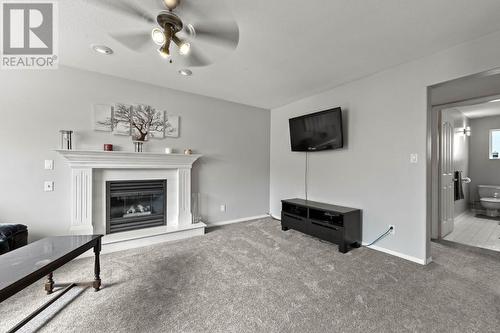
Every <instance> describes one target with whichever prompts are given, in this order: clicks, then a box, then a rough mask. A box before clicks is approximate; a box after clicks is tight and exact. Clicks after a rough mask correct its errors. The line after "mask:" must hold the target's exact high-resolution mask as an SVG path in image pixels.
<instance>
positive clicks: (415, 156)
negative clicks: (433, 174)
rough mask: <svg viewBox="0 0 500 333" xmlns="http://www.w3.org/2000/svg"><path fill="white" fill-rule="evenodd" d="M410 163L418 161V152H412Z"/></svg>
mask: <svg viewBox="0 0 500 333" xmlns="http://www.w3.org/2000/svg"><path fill="white" fill-rule="evenodd" d="M410 163H413V164H416V163H418V154H410Z"/></svg>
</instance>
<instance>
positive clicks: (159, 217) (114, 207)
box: [106, 179, 167, 234]
mask: <svg viewBox="0 0 500 333" xmlns="http://www.w3.org/2000/svg"><path fill="white" fill-rule="evenodd" d="M166 195H167V181H166V180H165V179H162V180H125V181H107V182H106V233H108V234H112V233H116V232H121V231H130V230H137V229H144V228H151V227H158V226H162V225H166V224H167V223H166V222H167V212H166V211H167V204H166V203H167V200H166V199H167V196H166Z"/></svg>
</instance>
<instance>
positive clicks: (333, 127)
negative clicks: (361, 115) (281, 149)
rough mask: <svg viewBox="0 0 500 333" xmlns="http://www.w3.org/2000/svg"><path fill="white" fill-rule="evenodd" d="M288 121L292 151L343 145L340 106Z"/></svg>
mask: <svg viewBox="0 0 500 333" xmlns="http://www.w3.org/2000/svg"><path fill="white" fill-rule="evenodd" d="M289 123H290V142H291V145H292V151H320V150H328V149H339V148H342V147H343V146H344V140H343V132H342V110H341V109H340V108H334V109H331V110H326V111H321V112H316V113H311V114H307V115H305V116H300V117H296V118H292V119H290V120H289Z"/></svg>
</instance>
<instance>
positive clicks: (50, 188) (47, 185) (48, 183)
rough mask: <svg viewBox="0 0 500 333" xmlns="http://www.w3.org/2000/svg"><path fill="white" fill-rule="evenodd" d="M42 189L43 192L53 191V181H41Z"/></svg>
mask: <svg viewBox="0 0 500 333" xmlns="http://www.w3.org/2000/svg"><path fill="white" fill-rule="evenodd" d="M43 190H44V191H45V192H52V191H54V182H53V181H50V180H49V181H46V182H45V183H43Z"/></svg>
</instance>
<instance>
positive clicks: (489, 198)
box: [477, 185, 500, 217]
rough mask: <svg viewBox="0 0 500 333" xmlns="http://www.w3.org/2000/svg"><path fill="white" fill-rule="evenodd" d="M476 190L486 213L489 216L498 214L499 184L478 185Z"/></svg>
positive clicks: (499, 200)
mask: <svg viewBox="0 0 500 333" xmlns="http://www.w3.org/2000/svg"><path fill="white" fill-rule="evenodd" d="M477 191H478V193H479V199H480V201H481V205H482V206H483V207H484V208H486V215H487V216H490V217H497V216H500V213H499V210H500V186H497V185H478V186H477Z"/></svg>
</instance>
